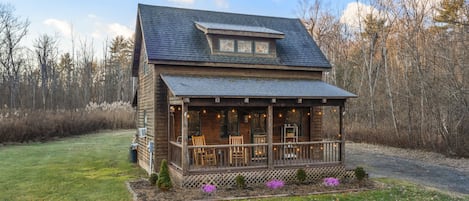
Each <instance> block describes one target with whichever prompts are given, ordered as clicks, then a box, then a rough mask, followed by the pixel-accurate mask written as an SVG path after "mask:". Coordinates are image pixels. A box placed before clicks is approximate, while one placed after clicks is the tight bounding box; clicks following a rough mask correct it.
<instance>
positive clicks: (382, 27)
mask: <svg viewBox="0 0 469 201" xmlns="http://www.w3.org/2000/svg"><path fill="white" fill-rule="evenodd" d="M433 2H435V1H431V0H418V1H414V0H397V1H391V0H371V1H367V2H364V3H366V4H368V5H371V6H372V7H373V8H374V9H373V10H374V11H373V12H371V11H370V12H368V13H367V14H366V15H365V16H363V17H362V18H361V19H360V22H361V23H360V24H359V27H355V28H354V27H350V26H346V25H345V24H343V23H341V22H340V19H339V18H338V17H337V16H334V15H332V14H331V13H330V12H328V11H327V10H325V9H323V5H322V4H321V3H322V2H321V1H318V0H317V1H314V2H310V1H301V2H300V4H299V5H300V6H299V8H300V13H301V15H302V16H303V20H304V23H305V25H306V27H307V29H308V30H309V31H310V33H311V35H312V36H313V37H314V39H315V40H316V41H317V43H318V45H319V46H320V48H321V49H322V51H323V52H324V53H325V54H326V56H327V57H328V59H329V60H330V62H331V64H332V65H333V70H332V71H331V72H330V73H328V75H327V76H326V79H327V81H329V82H332V83H334V84H336V85H338V86H341V87H343V88H345V89H347V90H349V91H351V92H353V93H355V94H357V95H358V96H359V98H357V99H352V100H350V101H349V102H348V104H347V113H346V116H347V122H346V125H347V131H348V132H347V139H349V140H350V139H351V140H356V141H365V142H371V143H381V144H388V145H393V146H400V147H411V148H423V149H428V150H434V151H439V152H442V153H445V154H448V155H457V156H466V157H467V156H469V146H468V144H469V106H468V103H469V66H468V63H469V5H468V2H467V1H465V0H442V1H439V3H436V4H432V3H433ZM361 9H362V12H366V10H365V9H364V8H361Z"/></svg>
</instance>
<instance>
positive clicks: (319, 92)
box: [161, 75, 357, 99]
mask: <svg viewBox="0 0 469 201" xmlns="http://www.w3.org/2000/svg"><path fill="white" fill-rule="evenodd" d="M161 78H162V79H163V81H164V82H165V83H166V85H167V86H168V88H169V89H170V90H171V92H172V93H173V95H174V96H176V97H189V98H191V97H222V98H243V97H245V98H305V99H323V98H327V99H347V98H355V97H357V96H356V95H355V94H352V93H350V92H348V91H345V90H343V89H341V88H338V87H336V86H334V85H330V84H328V83H325V82H323V81H321V80H307V79H278V78H254V77H221V76H220V77H215V76H187V75H161Z"/></svg>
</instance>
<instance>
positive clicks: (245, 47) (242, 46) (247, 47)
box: [237, 40, 252, 53]
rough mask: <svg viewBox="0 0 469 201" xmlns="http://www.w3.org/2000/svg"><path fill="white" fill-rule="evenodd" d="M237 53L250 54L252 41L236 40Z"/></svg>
mask: <svg viewBox="0 0 469 201" xmlns="http://www.w3.org/2000/svg"><path fill="white" fill-rule="evenodd" d="M237 42H238V52H240V53H252V41H248V40H238V41H237Z"/></svg>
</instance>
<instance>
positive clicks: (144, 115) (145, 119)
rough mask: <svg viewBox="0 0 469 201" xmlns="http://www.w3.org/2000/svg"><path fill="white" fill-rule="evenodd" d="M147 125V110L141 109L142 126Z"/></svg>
mask: <svg viewBox="0 0 469 201" xmlns="http://www.w3.org/2000/svg"><path fill="white" fill-rule="evenodd" d="M147 126H148V117H147V110H143V128H146V127H147Z"/></svg>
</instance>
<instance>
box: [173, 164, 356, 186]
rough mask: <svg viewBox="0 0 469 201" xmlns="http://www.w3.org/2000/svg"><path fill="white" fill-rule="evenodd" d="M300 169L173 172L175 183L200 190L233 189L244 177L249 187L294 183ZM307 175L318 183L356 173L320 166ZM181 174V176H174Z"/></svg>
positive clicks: (337, 167) (308, 171) (308, 169)
mask: <svg viewBox="0 0 469 201" xmlns="http://www.w3.org/2000/svg"><path fill="white" fill-rule="evenodd" d="M299 168H300V167H298V168H285V169H264V170H246V171H236V172H221V173H203V174H194V175H188V176H182V175H180V172H178V171H175V170H174V169H173V170H172V171H171V173H172V178H173V181H174V183H175V184H176V185H179V186H181V187H183V188H200V187H201V186H202V185H203V184H207V183H210V184H215V185H216V186H217V187H221V188H223V187H231V186H235V185H236V181H235V178H236V176H238V175H243V176H244V178H245V182H246V184H247V185H264V184H265V183H266V182H267V181H269V180H272V179H280V180H283V181H284V182H286V183H294V182H296V181H297V179H296V171H297V170H298V169H299ZM301 168H302V169H303V170H305V172H306V174H307V178H306V181H307V182H317V181H319V180H321V179H323V178H326V177H336V178H339V179H344V178H348V179H352V178H354V177H355V175H354V172H353V171H350V170H346V169H345V167H344V166H343V165H334V166H320V167H301ZM174 174H179V175H174Z"/></svg>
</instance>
